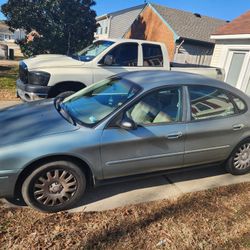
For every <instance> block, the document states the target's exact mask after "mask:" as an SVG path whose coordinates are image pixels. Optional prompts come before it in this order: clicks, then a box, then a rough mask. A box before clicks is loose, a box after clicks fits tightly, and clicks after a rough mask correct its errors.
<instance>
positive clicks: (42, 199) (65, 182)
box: [34, 169, 77, 206]
mask: <svg viewBox="0 0 250 250" xmlns="http://www.w3.org/2000/svg"><path fill="white" fill-rule="evenodd" d="M76 190H77V181H76V178H75V176H74V175H73V174H72V173H70V172H68V171H66V170H62V169H56V170H51V171H48V172H46V173H45V174H44V175H42V176H40V177H39V178H38V179H37V180H36V181H35V184H34V197H35V199H36V200H37V201H38V202H39V203H41V204H43V205H46V206H57V205H61V204H63V203H65V202H67V201H68V200H70V199H71V197H72V196H73V195H74V194H75V192H76Z"/></svg>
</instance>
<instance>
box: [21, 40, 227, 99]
mask: <svg viewBox="0 0 250 250" xmlns="http://www.w3.org/2000/svg"><path fill="white" fill-rule="evenodd" d="M180 66H181V67H180ZM183 66H184V67H183ZM139 70H174V71H183V72H190V73H197V74H201V75H206V76H208V77H212V78H216V79H219V80H223V79H224V74H223V72H222V70H220V69H218V68H211V67H197V66H195V65H193V66H192V67H191V66H190V65H179V66H175V67H171V65H170V61H169V57H168V53H167V49H166V47H165V45H164V44H162V43H156V42H149V41H143V40H132V39H129V40H127V39H106V40H96V41H95V42H94V43H93V44H91V45H90V46H89V47H87V48H86V49H84V50H82V51H80V52H78V53H76V54H74V55H73V56H71V57H69V56H65V55H53V54H47V55H39V56H35V57H32V58H29V59H27V60H23V61H21V62H20V65H19V79H18V80H17V82H16V85H17V93H18V95H19V96H20V97H21V99H23V100H24V101H33V100H37V99H41V98H51V97H55V96H58V95H62V94H63V95H69V94H71V93H73V92H76V91H78V90H80V89H82V88H84V87H86V86H88V85H90V84H92V83H94V82H97V81H100V80H102V79H104V78H106V77H109V76H111V75H115V74H118V73H121V72H126V71H139Z"/></svg>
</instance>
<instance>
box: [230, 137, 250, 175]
mask: <svg viewBox="0 0 250 250" xmlns="http://www.w3.org/2000/svg"><path fill="white" fill-rule="evenodd" d="M226 169H227V170H228V172H229V173H231V174H233V175H242V174H246V173H248V172H250V141H249V140H247V141H244V142H242V143H241V144H239V145H238V146H237V147H236V148H235V150H234V151H233V153H232V155H231V157H230V158H229V159H228V161H227V163H226Z"/></svg>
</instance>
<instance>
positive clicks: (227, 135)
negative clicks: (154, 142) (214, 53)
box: [184, 85, 245, 166]
mask: <svg viewBox="0 0 250 250" xmlns="http://www.w3.org/2000/svg"><path fill="white" fill-rule="evenodd" d="M187 90H188V95H189V105H190V106H189V107H190V109H189V110H190V112H189V114H190V120H189V122H188V123H187V130H186V142H185V156H184V165H185V166H190V165H198V164H199V165H200V164H209V163H213V162H220V161H223V160H225V159H226V158H227V157H228V156H229V155H230V153H231V151H232V150H233V148H234V147H235V145H237V144H238V143H239V140H240V138H242V136H243V134H244V129H245V127H244V119H245V118H244V115H243V114H242V113H244V110H245V106H244V105H245V104H244V102H243V101H242V100H241V99H239V98H238V97H234V96H233V95H232V94H230V93H228V92H227V91H225V90H223V89H220V88H216V87H211V86H204V85H193V86H189V87H188V88H187ZM236 100H237V102H238V104H237V102H236Z"/></svg>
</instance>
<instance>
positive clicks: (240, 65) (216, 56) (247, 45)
mask: <svg viewBox="0 0 250 250" xmlns="http://www.w3.org/2000/svg"><path fill="white" fill-rule="evenodd" d="M211 39H214V40H215V41H216V45H215V49H214V53H213V57H212V62H211V66H214V67H220V68H223V69H224V70H225V73H226V78H225V81H226V82H227V83H229V84H231V85H233V86H235V87H237V88H239V89H241V90H242V91H244V92H245V93H247V94H248V95H250V11H248V12H246V13H245V14H243V15H241V16H240V17H238V18H236V19H235V20H233V21H232V22H231V23H228V24H226V25H224V26H222V27H220V28H219V29H218V30H217V32H216V33H215V34H214V35H212V36H211Z"/></svg>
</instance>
